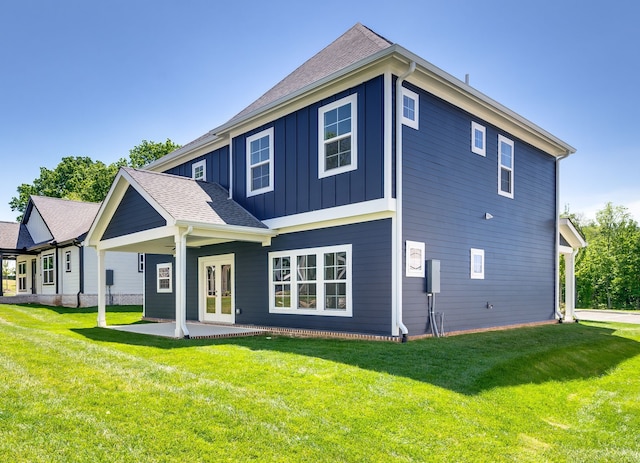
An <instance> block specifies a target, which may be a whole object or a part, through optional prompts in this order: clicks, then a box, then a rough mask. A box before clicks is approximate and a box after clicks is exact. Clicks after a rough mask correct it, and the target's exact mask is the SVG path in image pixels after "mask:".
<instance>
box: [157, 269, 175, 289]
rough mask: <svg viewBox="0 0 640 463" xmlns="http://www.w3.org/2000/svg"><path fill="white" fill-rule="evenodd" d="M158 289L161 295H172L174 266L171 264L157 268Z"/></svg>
mask: <svg viewBox="0 0 640 463" xmlns="http://www.w3.org/2000/svg"><path fill="white" fill-rule="evenodd" d="M156 277H157V287H156V291H157V292H159V293H170V292H171V291H173V265H171V262H167V263H163V264H158V265H157V266H156Z"/></svg>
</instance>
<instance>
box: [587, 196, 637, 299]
mask: <svg viewBox="0 0 640 463" xmlns="http://www.w3.org/2000/svg"><path fill="white" fill-rule="evenodd" d="M583 233H584V234H585V238H586V240H587V242H588V243H589V245H588V246H587V248H586V249H584V250H583V251H581V252H580V254H578V259H577V261H576V283H577V289H578V299H579V301H580V303H581V305H591V306H603V307H607V308H611V307H640V229H639V228H638V224H637V223H636V222H635V221H634V220H633V219H632V218H631V215H630V214H629V213H628V212H627V210H626V208H625V207H623V206H614V205H612V204H611V203H608V204H607V205H606V206H605V208H604V209H602V210H601V211H598V212H597V213H596V220H595V222H593V223H591V224H589V225H588V226H585V227H583Z"/></svg>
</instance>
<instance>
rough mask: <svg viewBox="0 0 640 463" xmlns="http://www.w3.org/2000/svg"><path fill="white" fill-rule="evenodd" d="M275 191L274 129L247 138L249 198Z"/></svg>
mask: <svg viewBox="0 0 640 463" xmlns="http://www.w3.org/2000/svg"><path fill="white" fill-rule="evenodd" d="M267 191H273V127H271V128H269V129H267V130H263V131H262V132H260V133H257V134H255V135H252V136H250V137H248V138H247V196H253V195H257V194H260V193H266V192H267Z"/></svg>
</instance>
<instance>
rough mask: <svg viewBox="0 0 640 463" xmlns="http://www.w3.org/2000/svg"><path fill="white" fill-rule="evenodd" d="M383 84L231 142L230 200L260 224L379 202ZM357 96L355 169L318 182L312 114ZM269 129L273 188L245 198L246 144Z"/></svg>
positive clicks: (315, 122) (365, 86)
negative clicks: (319, 211) (347, 206)
mask: <svg viewBox="0 0 640 463" xmlns="http://www.w3.org/2000/svg"><path fill="white" fill-rule="evenodd" d="M383 84H384V80H383V78H382V77H377V78H374V79H372V80H369V81H367V82H365V83H363V84H361V85H359V86H357V87H354V88H352V89H350V90H347V91H345V92H342V93H339V94H337V95H334V96H333V97H331V98H327V99H325V100H322V101H319V102H317V103H315V104H312V105H310V106H307V107H305V108H302V109H300V110H298V111H295V112H293V113H291V114H288V115H286V116H284V117H281V118H279V119H277V120H275V121H273V122H271V123H269V124H265V125H263V126H261V127H259V128H257V129H255V130H252V131H251V132H248V133H246V134H243V135H241V136H238V137H235V138H234V139H233V162H234V166H233V198H234V199H235V200H236V201H237V202H238V203H240V204H241V205H242V206H243V207H244V208H246V209H247V210H248V211H249V212H251V213H252V214H253V215H254V216H256V217H257V218H258V219H260V220H265V219H271V218H275V217H283V216H287V215H292V214H298V213H304V212H309V211H316V210H321V209H326V208H331V207H335V206H342V205H346V204H353V203H358V202H362V201H368V200H373V199H379V198H382V197H383V196H384V174H383V166H384V153H383V147H384V143H383V135H384V130H383V122H384V121H383V119H384V111H383V101H384V85H383ZM354 93H356V94H357V95H358V105H357V106H358V108H357V119H358V126H357V129H358V133H357V135H358V136H357V143H358V161H357V162H358V168H357V169H356V170H354V171H350V172H345V173H342V174H339V175H332V176H328V177H325V178H319V177H318V109H319V108H320V107H322V106H324V105H327V104H329V103H331V102H333V101H336V100H339V99H340V98H344V97H346V96H348V95H352V94H354ZM271 127H273V129H274V141H273V143H274V189H273V191H270V192H267V193H262V194H257V195H255V196H250V197H247V195H246V139H247V137H249V136H251V135H254V134H256V133H258V132H261V131H263V130H266V129H268V128H271Z"/></svg>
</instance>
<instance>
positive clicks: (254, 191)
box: [246, 127, 274, 197]
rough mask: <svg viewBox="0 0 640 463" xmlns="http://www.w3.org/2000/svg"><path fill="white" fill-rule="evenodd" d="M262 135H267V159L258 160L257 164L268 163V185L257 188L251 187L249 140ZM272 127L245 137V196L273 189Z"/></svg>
mask: <svg viewBox="0 0 640 463" xmlns="http://www.w3.org/2000/svg"><path fill="white" fill-rule="evenodd" d="M263 137H269V160H268V161H263V162H260V163H259V164H256V166H257V165H263V164H268V165H269V185H268V186H266V187H263V188H258V189H257V190H252V189H251V184H252V181H251V180H252V177H251V168H252V167H254V166H252V165H251V142H252V141H254V140H258V139H260V138H263ZM273 143H274V139H273V127H270V128H268V129H266V130H263V131H262V132H259V133H256V134H254V135H251V136H250V137H247V141H246V151H247V156H246V157H247V188H246V189H247V197H250V196H255V195H260V194H263V193H268V192H269V191H273V153H274V149H273Z"/></svg>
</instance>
